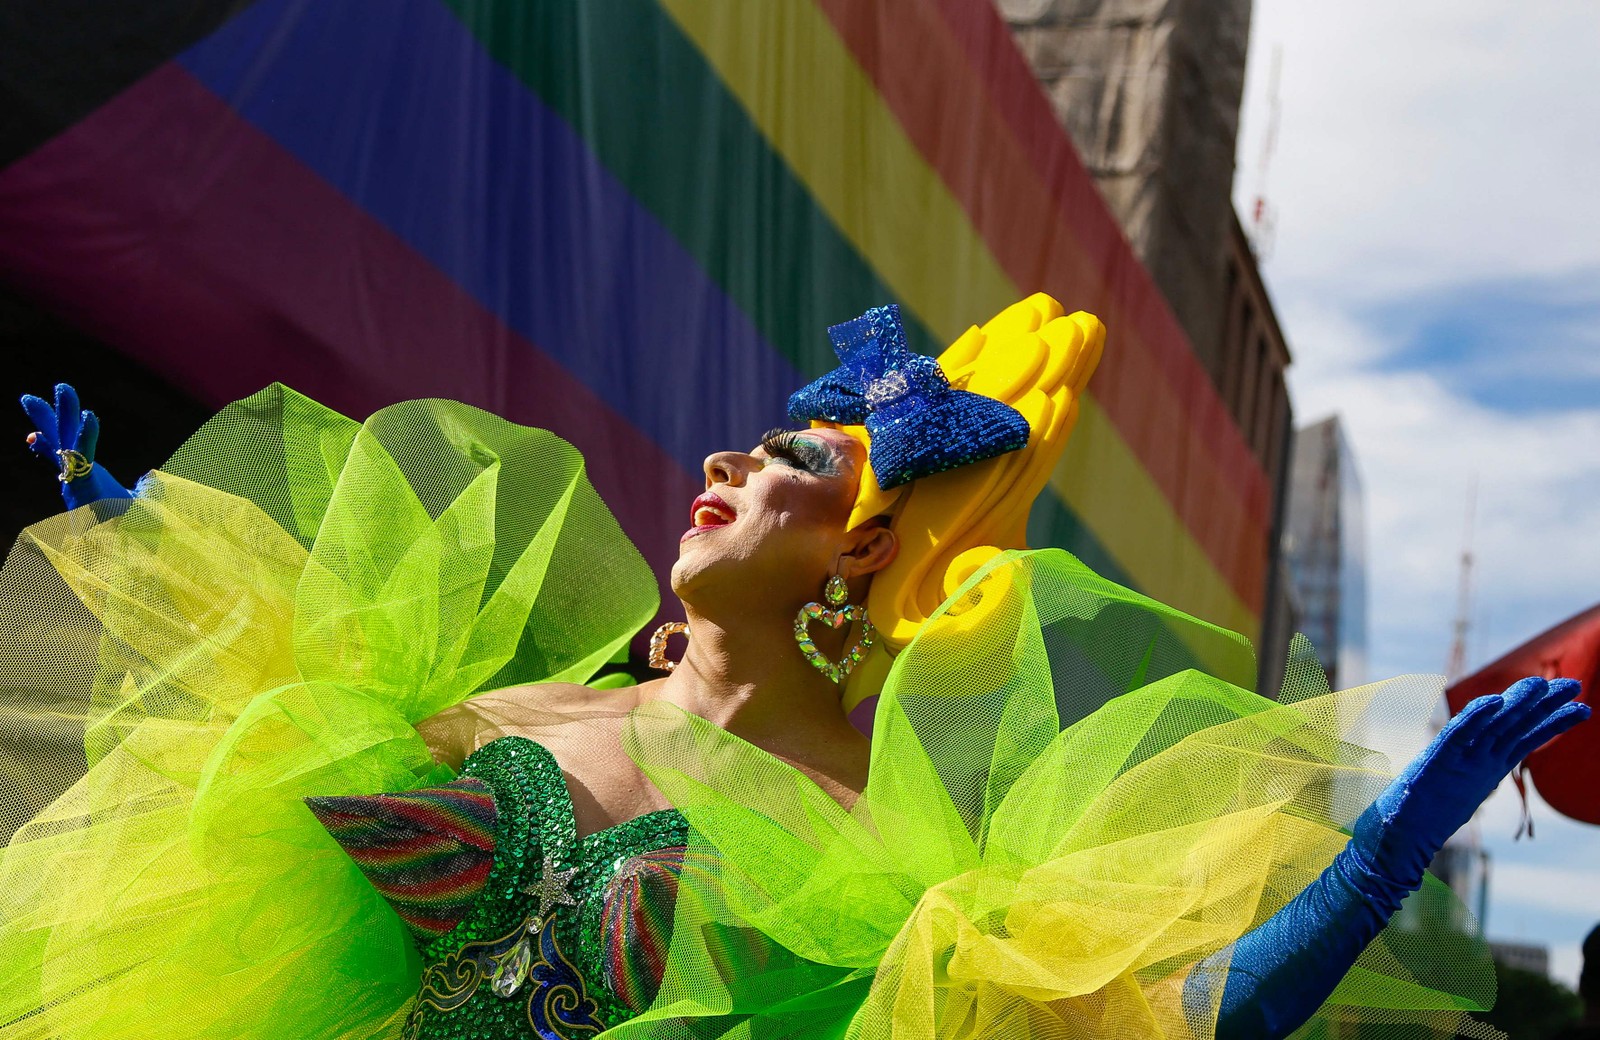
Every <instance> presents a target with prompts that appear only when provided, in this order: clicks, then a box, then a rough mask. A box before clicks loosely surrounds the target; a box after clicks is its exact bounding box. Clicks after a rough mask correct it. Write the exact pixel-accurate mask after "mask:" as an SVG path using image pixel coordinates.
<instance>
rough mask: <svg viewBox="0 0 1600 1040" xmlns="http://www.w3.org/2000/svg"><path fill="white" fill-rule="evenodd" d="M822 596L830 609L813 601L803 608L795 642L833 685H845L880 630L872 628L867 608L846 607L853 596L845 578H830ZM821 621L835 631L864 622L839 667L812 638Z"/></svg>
mask: <svg viewBox="0 0 1600 1040" xmlns="http://www.w3.org/2000/svg"><path fill="white" fill-rule="evenodd" d="M822 596H823V598H824V599H826V600H827V601H828V604H829V605H828V606H826V607H825V606H823V605H822V604H821V603H817V602H811V603H807V604H806V605H805V606H803V607H801V608H800V613H798V614H796V615H795V617H794V641H795V643H796V644H798V645H799V647H800V652H801V653H802V654H804V655H805V659H806V660H807V661H810V662H811V665H812V667H814V668H816V670H817V671H819V672H821V673H822V674H823V675H826V676H827V677H828V678H829V679H831V680H833V681H834V682H836V683H838V682H844V679H845V676H847V675H849V674H850V673H851V672H852V671H854V670H855V666H856V665H858V664H860V663H861V659H862V658H863V657H865V656H867V651H868V650H871V649H872V644H873V642H874V640H876V639H877V630H876V629H874V628H873V627H872V622H871V621H869V620H867V608H866V607H863V606H848V607H846V606H844V601H845V600H846V599H848V598H849V597H850V589H849V586H847V585H846V584H845V581H844V579H843V578H841V577H840V576H839V575H837V574H835V575H834V576H833V577H831V578H829V579H828V582H827V584H826V585H824V586H823V588H822ZM813 621H821V622H824V623H825V624H828V625H830V626H832V627H833V628H843V627H844V626H846V625H848V624H851V623H853V622H856V621H859V622H861V638H860V639H858V640H856V645H855V646H852V647H851V648H850V652H849V653H847V654H845V655H844V659H843V660H842V661H840V662H838V663H837V664H835V663H834V662H832V661H830V660H828V658H827V656H826V655H825V654H823V652H822V651H821V650H818V649H817V644H816V643H815V642H814V641H813V640H812V638H811V622H813Z"/></svg>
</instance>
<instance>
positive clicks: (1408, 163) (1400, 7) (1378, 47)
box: [1238, 0, 1600, 294]
mask: <svg viewBox="0 0 1600 1040" xmlns="http://www.w3.org/2000/svg"><path fill="white" fill-rule="evenodd" d="M1597 39H1600V6H1597V5H1595V4H1593V3H1592V2H1590V0H1541V2H1540V3H1538V4H1509V3H1503V2H1491V0H1466V2H1459V3H1452V2H1445V0H1407V2H1406V3H1404V4H1394V3H1389V2H1385V0H1347V2H1344V3H1339V4H1308V3H1305V2H1304V0H1258V2H1257V3H1256V5H1255V16H1254V24H1253V26H1252V39H1251V48H1252V54H1251V67H1250V70H1249V75H1248V77H1247V80H1246V92H1247V105H1246V109H1245V121H1244V126H1243V136H1242V140H1241V147H1240V151H1239V156H1240V160H1241V162H1240V176H1239V178H1238V185H1239V189H1240V190H1239V194H1240V197H1241V199H1243V198H1253V196H1254V194H1255V192H1256V190H1257V188H1258V181H1259V178H1258V176H1257V169H1258V157H1259V155H1260V150H1261V140H1262V138H1263V135H1264V132H1265V122H1266V119H1265V100H1266V99H1265V97H1264V94H1265V90H1266V78H1267V77H1266V69H1267V67H1268V59H1269V57H1270V53H1271V49H1272V48H1273V46H1275V45H1281V46H1282V48H1283V56H1284V57H1283V73H1282V89H1281V96H1282V122H1281V126H1280V130H1279V136H1278V148H1277V151H1276V155H1275V156H1274V158H1273V160H1272V162H1271V166H1270V168H1269V171H1268V174H1267V179H1266V189H1267V190H1266V194H1267V197H1268V199H1269V200H1270V201H1271V202H1272V203H1273V204H1274V207H1275V209H1276V211H1277V212H1278V214H1279V219H1278V230H1277V241H1278V244H1279V247H1278V250H1277V253H1276V254H1275V256H1274V257H1273V261H1272V264H1271V267H1270V275H1271V276H1272V278H1273V279H1274V282H1275V283H1276V282H1284V283H1288V282H1301V281H1306V282H1311V283H1314V284H1317V285H1320V286H1322V287H1324V288H1327V287H1330V286H1338V287H1341V288H1342V289H1344V290H1345V291H1349V292H1352V293H1374V294H1383V293H1386V292H1391V291H1394V290H1396V289H1417V288H1421V287H1426V286H1429V285H1436V284H1439V283H1440V282H1441V281H1461V280H1466V279H1470V278H1478V277H1485V276H1488V277H1503V276H1506V275H1508V274H1532V275H1546V274H1550V273H1554V272H1560V271H1565V270H1570V269H1572V268H1574V267H1578V266H1590V267H1593V266H1595V265H1596V263H1597V262H1600V206H1595V205H1593V204H1592V203H1591V202H1590V199H1591V197H1592V192H1593V183H1594V170H1595V169H1597V168H1600V135H1597V134H1596V133H1595V132H1594V127H1595V126H1597V125H1600V90H1596V89H1595V82H1594V74H1593V71H1592V70H1593V68H1594V64H1593V48H1594V41H1595V40H1597ZM1241 212H1248V210H1247V209H1246V208H1245V207H1244V206H1243V205H1241ZM1312 242H1314V243H1316V248H1315V249H1306V248H1303V247H1302V246H1303V244H1305V243H1312Z"/></svg>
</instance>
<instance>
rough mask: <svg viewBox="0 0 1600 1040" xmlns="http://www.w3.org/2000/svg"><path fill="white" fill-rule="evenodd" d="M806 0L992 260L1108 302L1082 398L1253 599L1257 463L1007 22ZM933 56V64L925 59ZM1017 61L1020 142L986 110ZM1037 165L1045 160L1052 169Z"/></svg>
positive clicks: (1034, 280)
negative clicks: (977, 63) (1101, 413)
mask: <svg viewBox="0 0 1600 1040" xmlns="http://www.w3.org/2000/svg"><path fill="white" fill-rule="evenodd" d="M816 3H817V4H818V6H819V8H820V9H822V10H823V12H824V13H825V14H826V15H827V16H828V18H829V20H830V21H831V22H832V24H833V25H834V26H835V29H836V31H838V32H839V33H840V35H841V38H842V39H843V40H844V42H845V43H846V45H847V46H848V47H849V48H850V49H851V51H852V53H853V54H854V56H855V57H856V60H857V61H858V62H859V63H860V64H861V66H862V68H863V70H864V71H865V72H866V73H867V74H868V75H869V76H870V77H871V78H872V80H873V82H874V84H875V86H876V88H877V89H878V91H879V92H880V94H881V95H882V96H883V98H884V101H885V103H886V104H888V105H889V107H890V109H891V110H892V111H893V112H894V113H895V115H896V117H897V119H898V120H899V121H900V122H901V124H902V126H903V127H904V129H905V131H906V133H907V136H908V138H909V139H910V140H911V141H913V142H914V144H915V145H916V147H917V148H918V149H919V150H920V151H921V152H922V153H923V155H924V157H925V159H926V160H927V161H928V162H929V163H930V165H931V166H932V167H933V168H934V169H935V170H936V171H937V172H938V174H939V176H940V177H941V179H942V180H943V181H944V183H945V184H946V185H947V186H948V188H949V190H950V191H951V193H952V195H953V196H954V197H955V198H956V199H957V200H958V201H959V203H960V204H961V205H962V207H963V209H964V210H965V211H966V212H967V214H968V216H969V218H970V219H971V220H972V223H973V225H974V227H975V228H976V229H977V230H978V232H979V234H980V235H981V236H982V237H983V238H984V240H985V241H986V242H987V243H988V246H989V248H990V249H991V250H992V252H993V253H994V255H995V257H996V259H997V261H998V262H999V263H1000V264H1001V266H1002V267H1003V269H1005V270H1006V271H1007V273H1008V274H1009V275H1010V276H1011V277H1012V278H1013V279H1015V280H1016V281H1017V283H1018V284H1019V285H1020V286H1023V287H1025V288H1031V287H1033V286H1041V287H1043V288H1045V289H1046V291H1049V292H1051V293H1052V294H1054V295H1057V296H1059V297H1060V298H1062V299H1063V300H1067V301H1070V302H1071V304H1072V305H1073V306H1083V307H1085V308H1086V309H1090V310H1097V311H1098V312H1099V313H1101V314H1103V315H1105V317H1106V324H1107V326H1108V328H1109V330H1110V340H1109V341H1108V344H1107V350H1106V354H1105V360H1104V361H1103V362H1102V365H1101V369H1100V371H1099V373H1097V375H1096V377H1095V381H1094V388H1093V392H1094V396H1095V399H1096V400H1097V401H1098V402H1099V403H1100V405H1101V406H1102V407H1103V408H1104V409H1105V411H1106V413H1107V415H1108V416H1109V417H1110V418H1111V420H1112V422H1113V423H1114V425H1115V426H1116V427H1117V429H1118V431H1119V432H1120V433H1121V434H1122V436H1123V437H1124V438H1125V439H1126V440H1127V441H1128V443H1129V444H1130V446H1131V447H1132V448H1133V449H1134V452H1135V453H1136V455H1137V457H1138V458H1139V460H1140V462H1141V464H1142V465H1143V466H1144V468H1145V469H1146V470H1147V471H1148V472H1149V474H1150V475H1151V477H1152V479H1154V480H1155V482H1156V484H1157V486H1158V487H1160V488H1161V490H1162V492H1163V494H1164V495H1165V497H1166V498H1167V500H1168V501H1169V502H1170V503H1171V505H1172V508H1173V510H1174V511H1175V512H1176V513H1177V515H1178V516H1179V518H1180V520H1181V521H1182V523H1183V524H1184V526H1185V527H1187V528H1188V529H1189V530H1190V532H1191V533H1192V534H1193V535H1194V537H1195V538H1196V540H1197V541H1198V542H1199V544H1200V545H1202V546H1203V547H1204V549H1205V552H1206V554H1207V555H1208V556H1209V557H1211V559H1212V560H1213V562H1215V563H1216V564H1217V565H1218V567H1219V569H1220V570H1221V571H1222V572H1223V573H1224V574H1226V575H1227V576H1228V579H1229V583H1230V584H1231V585H1232V586H1233V587H1234V590H1235V591H1236V592H1237V593H1238V594H1239V595H1240V597H1241V599H1242V600H1243V601H1244V602H1245V603H1246V604H1249V605H1250V606H1251V607H1252V609H1256V610H1259V609H1260V606H1261V604H1262V602H1263V600H1264V591H1265V590H1264V585H1265V572H1266V562H1267V560H1266V552H1265V548H1266V539H1267V532H1266V528H1267V522H1268V516H1269V509H1268V506H1269V502H1270V496H1269V490H1268V485H1267V481H1266V475H1265V473H1264V472H1263V471H1262V469H1261V467H1260V465H1259V464H1258V463H1257V462H1256V460H1255V457H1254V455H1253V454H1252V453H1251V452H1250V450H1249V447H1248V446H1247V445H1246V444H1245V442H1244V440H1243V438H1242V436H1241V435H1240V433H1239V431H1238V428H1237V427H1236V426H1235V425H1234V423H1233V421H1232V418H1231V417H1230V416H1229V415H1228V414H1227V411H1226V408H1225V407H1224V406H1223V404H1222V401H1221V399H1220V398H1219V397H1218V396H1217V394H1216V391H1215V388H1214V387H1213V386H1212V384H1211V380H1210V377H1209V376H1208V375H1207V373H1206V372H1205V371H1204V370H1203V369H1202V368H1201V367H1200V365H1199V363H1198V361H1197V360H1196V359H1195V357H1194V356H1193V351H1192V348H1191V347H1190V345H1189V343H1188V340H1187V338H1186V337H1185V336H1184V334H1183V332H1182V330H1181V329H1180V328H1179V327H1178V325H1177V323H1176V321H1175V319H1174V318H1173V317H1172V314H1171V311H1170V309H1169V308H1168V307H1167V305H1166V301H1165V300H1164V298H1162V297H1161V295H1160V293H1159V292H1157V291H1156V289H1155V287H1154V285H1153V283H1152V282H1151V281H1150V278H1149V276H1148V274H1147V273H1146V272H1145V271H1144V269H1143V268H1142V267H1141V266H1140V265H1139V263H1138V261H1137V260H1136V259H1135V258H1134V257H1133V255H1132V251H1131V250H1130V249H1129V248H1128V246H1127V245H1126V243H1125V242H1124V241H1123V240H1122V238H1121V234H1120V232H1119V231H1118V230H1117V228H1116V225H1115V223H1114V222H1113V221H1112V219H1111V217H1110V215H1109V213H1108V212H1107V211H1106V209H1105V206H1104V204H1103V203H1102V202H1101V200H1100V198H1099V195H1098V193H1097V191H1096V189H1095V187H1094V184H1093V181H1092V179H1091V178H1090V177H1089V175H1088V173H1087V172H1086V171H1085V170H1084V169H1083V167H1082V165H1081V163H1080V162H1079V161H1078V159H1077V156H1076V153H1074V152H1073V151H1072V148H1071V145H1070V143H1069V142H1068V141H1067V138H1066V135H1065V133H1064V132H1063V131H1062V130H1061V128H1060V127H1059V126H1057V125H1056V123H1055V121H1054V118H1053V116H1050V115H1049V110H1048V107H1047V106H1044V102H1043V98H1042V96H1041V95H1040V94H1039V91H1038V87H1037V85H1036V84H1035V83H1034V82H1033V80H1032V75H1031V72H1028V71H1027V70H1026V66H1024V65H1022V63H1021V59H1020V57H1019V56H1017V55H1016V53H1015V48H1014V46H1013V45H1012V43H1011V40H1010V36H1009V34H1008V33H1007V32H1006V30H1005V27H1004V25H1003V24H1001V23H999V20H998V17H997V16H995V15H994V14H993V12H992V11H990V10H989V8H988V5H987V4H983V5H977V4H972V5H968V6H965V7H962V8H961V11H962V12H963V14H964V16H965V17H966V23H967V24H966V25H964V28H967V29H969V30H970V29H974V28H978V29H982V28H984V27H987V28H988V29H993V28H994V27H996V26H997V27H998V28H999V30H1000V35H999V36H998V37H996V36H995V35H994V34H993V33H992V32H989V33H988V34H987V35H985V34H984V33H983V32H977V33H975V34H969V35H967V36H965V37H960V36H958V34H954V33H952V31H951V27H950V24H949V23H948V22H946V21H945V20H944V18H942V17H941V16H940V12H939V11H938V10H936V9H935V8H934V6H933V5H932V4H929V3H917V4H912V3H896V4H894V5H893V7H892V10H891V9H890V6H889V5H886V4H884V3H881V2H878V3H863V2H860V0H816ZM947 6H955V5H947ZM979 6H981V7H982V8H983V9H982V10H981V11H977V10H975V9H976V8H978V7H979ZM985 41H987V42H985ZM996 43H998V44H1001V45H1003V47H1000V48H996V47H995V46H993V45H994V44H996ZM973 49H977V50H980V51H981V53H982V54H983V55H984V56H985V57H988V58H990V60H987V61H984V62H982V63H981V65H982V67H984V68H985V70H986V71H988V72H989V73H990V79H991V80H1000V81H1001V82H1000V84H999V86H1000V87H1001V88H1002V89H1001V90H996V89H994V88H993V85H992V84H991V83H989V82H985V80H983V79H981V78H980V77H979V74H978V70H977V69H975V68H974V66H973V62H972V60H971V54H970V51H971V50H973ZM996 49H1000V50H1002V51H1003V52H1004V53H1007V54H1009V56H1010V57H1011V59H1013V60H1012V62H1011V64H1010V65H1009V66H1008V65H1007V63H1006V62H1005V61H1003V60H995V59H994V58H993V57H992V56H993V55H994V52H995V50H996ZM930 67H932V68H937V69H938V70H939V73H938V75H929V73H928V69H929V68H930ZM1017 68H1021V69H1022V71H1023V73H1024V75H1025V76H1026V77H1027V79H1026V85H1027V88H1028V91H1029V92H1030V93H1031V95H1032V96H1033V97H1034V98H1035V99H1036V100H1038V102H1039V104H1040V106H1043V110H1044V112H1045V113H1046V115H1047V125H1043V126H1041V125H1037V121H1035V124H1030V125H1031V128H1032V129H1033V130H1034V131H1035V132H1033V133H1032V134H1030V135H1029V136H1028V138H1027V139H1026V142H1027V143H1026V144H1024V143H1023V142H1022V141H1021V140H1019V138H1018V137H1017V136H1015V135H1014V134H1013V133H1012V132H1011V129H1010V126H1009V125H1008V123H1014V122H1015V119H1016V116H1015V115H1013V117H1012V119H1011V120H1007V119H1005V118H1001V117H1000V116H999V113H997V112H995V111H994V102H995V101H996V100H997V99H1004V100H1008V101H1010V102H1011V103H1012V106H1013V107H1016V101H1017V98H1016V97H1015V95H1016V93H1017V92H1016V91H1015V90H1014V89H1013V90H1010V91H1009V93H1007V92H1006V91H1005V88H1007V87H1008V85H1009V84H1007V83H1006V82H1004V79H1003V78H1004V74H1005V73H1006V72H1013V73H1014V72H1015V71H1016V69H1017ZM953 131H954V132H953ZM974 156H981V157H982V158H983V161H981V162H977V161H974V159H973V157H974ZM1040 170H1044V171H1048V173H1049V174H1051V176H1049V177H1048V180H1049V184H1047V183H1046V181H1045V180H1044V179H1041V176H1040V172H1039V171H1040ZM1044 214H1048V215H1049V217H1050V218H1053V219H1048V218H1046V219H1041V215H1044ZM1075 232H1076V233H1075ZM1096 258H1098V259H1096Z"/></svg>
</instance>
